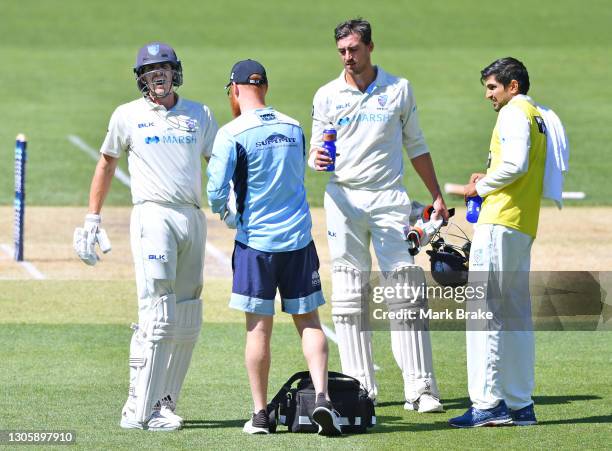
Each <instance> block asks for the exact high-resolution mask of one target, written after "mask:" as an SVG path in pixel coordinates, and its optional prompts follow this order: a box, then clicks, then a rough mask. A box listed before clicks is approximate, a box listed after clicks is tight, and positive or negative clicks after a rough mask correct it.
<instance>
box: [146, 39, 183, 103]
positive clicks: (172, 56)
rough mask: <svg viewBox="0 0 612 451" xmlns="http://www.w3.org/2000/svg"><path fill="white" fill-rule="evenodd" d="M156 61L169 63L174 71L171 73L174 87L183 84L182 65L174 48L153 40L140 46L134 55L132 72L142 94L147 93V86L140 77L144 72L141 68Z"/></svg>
mask: <svg viewBox="0 0 612 451" xmlns="http://www.w3.org/2000/svg"><path fill="white" fill-rule="evenodd" d="M157 63H169V64H170V66H172V70H173V71H174V73H173V75H172V84H173V85H174V86H176V87H179V86H181V85H182V84H183V66H182V65H181V60H179V59H178V57H177V56H176V52H175V51H174V49H173V48H172V47H170V46H169V45H168V44H164V43H163V42H159V41H154V42H151V43H149V44H146V45H144V46H143V47H141V48H140V50H138V54H137V55H136V64H135V65H134V74H135V75H136V83H137V84H138V90H139V91H141V92H142V93H143V94H147V92H148V86H147V85H146V83H144V81H143V80H142V78H141V77H142V75H143V73H144V71H143V68H144V67H145V66H147V65H149V64H157Z"/></svg>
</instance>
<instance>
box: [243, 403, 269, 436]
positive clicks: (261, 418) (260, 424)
mask: <svg viewBox="0 0 612 451" xmlns="http://www.w3.org/2000/svg"><path fill="white" fill-rule="evenodd" d="M242 431H243V432H246V433H247V434H269V433H270V419H269V418H268V414H267V413H266V411H265V409H261V410H260V411H259V412H257V413H253V415H252V416H251V419H250V420H249V421H247V422H246V423H244V427H243V428H242Z"/></svg>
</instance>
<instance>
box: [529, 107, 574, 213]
mask: <svg viewBox="0 0 612 451" xmlns="http://www.w3.org/2000/svg"><path fill="white" fill-rule="evenodd" d="M537 108H538V111H539V112H540V114H541V115H542V119H544V123H545V124H546V167H545V169H544V190H543V191H542V197H544V198H546V199H551V200H553V201H555V203H556V204H557V207H558V208H559V209H561V207H562V206H563V199H562V195H563V173H564V172H567V170H568V169H569V143H568V141H567V135H566V134H565V128H563V124H562V123H561V120H560V119H559V116H557V115H556V114H555V112H554V111H553V110H551V109H550V108H548V107H545V106H543V105H537Z"/></svg>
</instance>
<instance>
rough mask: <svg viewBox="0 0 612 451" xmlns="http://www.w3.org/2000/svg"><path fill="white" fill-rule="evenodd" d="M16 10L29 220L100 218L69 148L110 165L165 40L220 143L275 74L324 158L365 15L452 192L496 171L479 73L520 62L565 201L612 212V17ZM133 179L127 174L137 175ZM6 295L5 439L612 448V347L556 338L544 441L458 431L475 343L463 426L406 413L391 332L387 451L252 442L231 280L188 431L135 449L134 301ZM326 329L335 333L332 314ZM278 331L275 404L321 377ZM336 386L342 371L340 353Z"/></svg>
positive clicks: (346, 8)
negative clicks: (552, 114) (152, 57)
mask: <svg viewBox="0 0 612 451" xmlns="http://www.w3.org/2000/svg"><path fill="white" fill-rule="evenodd" d="M0 6H1V8H0V56H1V57H2V61H3V62H4V68H3V70H2V75H0V81H1V82H2V87H3V93H2V105H3V107H4V115H3V118H2V127H0V205H10V204H12V201H13V145H14V139H15V136H16V135H17V134H18V133H22V132H23V133H25V134H26V135H27V136H28V138H29V147H28V151H29V160H28V168H27V170H28V180H27V186H26V192H27V202H28V204H29V205H41V206H49V205H50V206H64V205H74V206H83V208H84V206H85V205H86V203H87V198H88V190H89V183H90V180H91V175H92V173H93V168H94V164H95V163H94V161H93V160H92V159H91V158H90V157H89V156H87V155H85V154H84V153H83V152H81V151H80V150H79V149H77V148H76V147H75V146H74V145H73V144H71V143H70V142H69V141H68V139H67V136H68V135H70V134H73V135H77V136H79V137H81V138H82V139H83V140H84V141H85V142H86V143H88V144H89V145H90V146H92V147H94V148H97V147H99V145H100V144H101V142H102V140H103V137H104V134H105V132H106V126H107V123H108V120H109V118H110V115H111V113H112V111H113V110H114V108H115V107H116V106H117V105H118V104H120V103H124V102H127V101H130V100H132V99H134V98H136V97H137V96H138V92H137V90H136V84H135V81H134V78H133V74H132V66H133V64H134V58H135V54H136V51H137V49H138V48H139V47H140V46H142V45H143V44H144V43H146V42H148V41H152V40H156V39H159V40H162V41H167V42H169V43H170V44H171V45H173V46H174V47H175V48H176V50H177V52H178V54H179V57H180V58H181V59H182V61H183V67H184V74H185V85H184V86H183V87H181V88H180V93H181V95H184V96H185V97H187V98H191V99H194V100H199V101H202V102H204V103H206V104H207V105H209V106H210V107H211V109H212V110H213V112H214V114H215V116H216V118H217V120H218V122H219V124H224V123H226V122H228V121H229V120H230V111H229V107H228V102H227V97H226V95H225V92H224V90H223V86H224V85H225V84H226V82H227V78H228V75H229V71H230V68H231V66H232V64H233V63H234V62H235V61H237V60H239V59H244V58H254V59H258V60H260V61H261V62H262V63H263V64H264V65H265V66H266V68H267V70H268V76H269V79H270V93H269V98H268V100H269V103H270V104H271V105H273V106H275V107H276V108H277V109H279V110H280V111H283V112H285V113H287V114H290V115H292V116H294V117H296V118H297V119H299V120H300V121H301V122H302V124H303V125H304V128H305V131H306V135H307V138H308V137H309V134H310V112H311V101H312V97H313V95H314V93H315V91H316V89H317V88H318V87H320V86H321V85H322V84H324V83H326V82H327V81H329V80H331V79H332V78H334V77H337V76H338V74H339V73H340V71H341V65H340V63H339V61H338V58H337V56H336V51H335V47H334V42H333V28H334V26H335V25H336V24H337V23H339V22H341V21H343V20H345V19H347V18H350V17H355V16H359V15H361V16H363V17H365V18H367V19H369V20H370V21H371V22H372V25H373V38H374V42H375V44H376V47H375V51H374V54H373V61H374V63H376V64H380V65H381V66H382V67H384V68H385V69H386V70H387V71H389V72H391V73H393V74H396V75H400V76H403V77H406V78H408V79H409V80H410V81H411V82H412V83H413V85H414V87H415V92H416V97H417V101H418V104H419V110H420V120H421V126H422V128H423V130H424V132H425V135H426V138H427V141H428V143H429V146H430V148H431V152H432V156H433V159H434V162H435V164H436V168H437V172H438V176H439V179H440V183H441V184H443V183H445V182H458V183H461V182H463V181H464V180H465V179H466V178H467V176H468V175H469V174H470V173H471V172H474V171H480V170H482V169H483V168H484V165H485V162H486V158H487V150H488V145H489V140H490V133H491V130H492V128H493V125H494V122H495V118H496V116H495V114H494V112H493V111H492V109H491V106H490V105H489V103H488V102H487V101H485V100H484V97H483V88H482V86H481V85H480V82H479V71H480V70H481V69H482V68H483V67H484V66H485V65H487V64H489V63H490V62H491V61H493V60H494V59H497V58H499V57H503V56H509V55H510V56H515V57H517V58H519V59H521V60H522V61H523V62H524V63H525V64H526V66H527V68H528V69H529V72H530V75H531V82H532V89H531V91H530V94H531V95H532V96H533V97H534V99H536V100H537V101H538V102H540V103H543V104H546V105H549V106H550V107H552V108H553V109H554V110H555V111H557V113H558V114H559V115H560V117H561V118H562V119H563V121H564V124H565V126H566V128H567V132H568V135H569V138H570V142H571V149H572V150H571V152H572V154H571V155H572V156H571V161H570V166H571V171H570V173H569V174H568V176H567V177H566V183H565V190H566V191H585V192H586V193H587V199H586V200H585V201H582V202H579V203H574V204H576V205H611V204H612V201H611V199H612V188H610V184H609V183H608V179H609V175H608V174H609V172H610V168H611V164H610V163H609V155H608V154H609V150H610V144H609V143H610V142H612V127H610V124H611V123H612V104H611V103H610V102H609V100H608V98H609V97H610V82H609V79H610V73H612V60H611V59H610V45H609V43H610V42H611V41H612V28H611V27H610V23H612V8H611V7H610V2H609V0H587V1H586V2H577V1H574V0H556V1H555V0H540V1H538V2H533V1H531V0H509V1H507V2H505V3H499V4H489V3H483V2H480V1H477V0H457V1H450V0H449V1H432V0H411V1H409V0H399V1H393V0H381V1H378V2H372V1H366V0H353V1H346V0H338V1H334V2H329V1H323V0H311V1H280V0H279V1H269V0H264V1H260V2H250V1H246V0H236V1H234V2H231V3H227V4H225V3H218V4H217V3H214V2H194V1H189V0H176V1H174V2H172V3H169V2H162V1H160V0H149V1H146V2H143V1H119V0H107V1H105V2H94V1H92V0H62V1H60V0H19V1H16V0H6V1H2V2H0ZM406 164H407V166H408V167H409V163H406ZM120 165H121V167H122V168H123V169H124V170H125V169H126V161H125V159H123V161H121V163H120ZM306 182H307V188H308V196H309V201H310V204H311V205H313V206H320V205H321V204H322V198H323V191H324V188H325V182H326V176H325V175H321V174H315V173H313V172H312V171H310V170H308V171H307V174H306ZM405 183H406V185H407V187H408V189H409V193H410V195H411V197H413V198H415V199H419V200H424V199H426V198H427V193H426V191H425V188H424V187H423V186H422V183H420V181H418V180H416V176H415V175H414V172H413V171H412V170H411V169H410V168H408V169H407V171H406V177H405ZM453 202H456V201H454V200H453V201H451V202H450V205H451V206H452V205H453ZM129 204H130V195H129V191H128V189H127V188H125V187H124V186H123V185H121V184H120V183H117V182H115V183H114V184H113V188H112V190H111V193H110V195H109V197H108V198H107V205H129ZM568 204H569V205H571V204H572V203H571V202H568ZM84 209H85V208H84ZM50 220H51V219H50ZM5 223H8V222H7V221H5ZM75 225H76V224H75ZM6 236H8V232H7V234H6ZM49 240H50V241H58V240H59V238H57V237H56V236H49ZM605 244H606V243H605V241H603V245H604V246H605ZM125 258H126V259H129V258H130V257H129V256H128V255H126V257H125ZM75 277H77V276H75ZM323 277H324V280H323V285H324V287H326V288H327V289H329V286H330V284H329V280H326V279H325V277H327V275H323ZM5 278H6V277H5V275H4V274H2V273H1V271H0V312H1V314H0V362H1V363H0V382H1V385H0V399H1V400H2V402H0V431H1V430H8V429H25V430H34V429H46V430H58V429H70V430H73V431H76V433H77V443H78V446H77V447H78V448H79V449H126V450H132V449H155V448H162V447H163V448H167V449H187V448H191V449H209V448H211V449H219V448H225V449H250V448H260V447H262V445H263V446H270V445H271V446H275V447H277V448H280V449H292V448H296V449H315V448H316V449H320V448H321V447H324V448H329V449H332V448H333V449H336V448H337V449H352V450H356V449H398V448H406V447H413V448H417V449H424V448H434V449H443V448H444V449H454V448H463V449H465V448H468V449H478V448H481V449H484V448H491V447H493V446H497V447H500V448H502V447H503V448H508V449H525V448H541V449H576V448H585V449H597V448H606V447H609V446H610V445H609V444H610V442H612V426H611V424H612V415H611V413H610V405H611V403H612V376H611V374H612V373H611V371H610V369H611V364H612V354H611V352H610V342H611V340H610V337H611V335H610V333H605V332H538V333H537V348H536V349H537V368H536V383H537V386H536V392H535V401H536V404H537V408H536V409H537V414H538V418H539V420H540V425H539V426H537V427H532V428H510V427H507V428H487V429H484V428H483V429H479V430H469V431H464V430H452V429H450V428H449V427H448V426H447V420H448V419H449V418H450V417H452V416H455V415H458V414H460V413H462V412H463V411H464V410H465V409H466V408H467V407H468V404H469V400H468V398H467V387H466V369H465V340H464V335H463V333H462V332H441V331H435V332H433V338H432V339H433V346H434V360H435V365H436V370H437V376H438V379H439V385H440V388H441V391H442V396H443V401H444V404H445V406H446V409H447V410H446V412H445V413H443V414H437V415H427V416H422V415H418V414H415V413H412V412H405V411H404V410H403V408H402V405H403V401H402V396H403V395H402V382H401V375H400V372H399V370H398V369H397V367H396V365H395V362H394V361H393V357H392V355H391V351H390V344H389V338H388V334H386V333H384V332H376V333H375V334H374V346H375V354H376V363H377V364H378V365H379V366H380V367H381V368H382V369H381V371H380V372H379V373H378V379H379V383H380V385H381V390H380V392H381V394H380V398H379V406H378V407H377V415H378V420H379V423H380V424H379V425H378V426H377V427H376V428H375V429H374V430H372V431H371V433H369V434H367V435H362V436H348V437H342V438H340V439H337V440H330V439H323V438H320V437H318V436H312V435H299V434H288V433H279V434H276V435H274V436H271V437H250V436H245V434H243V433H242V432H241V428H242V424H243V423H244V421H245V420H246V419H247V417H248V415H249V411H250V408H251V401H250V394H249V390H248V383H247V377H246V370H245V368H244V365H243V344H244V332H243V329H244V328H243V324H242V316H241V315H240V314H239V313H237V312H233V311H230V310H229V309H228V308H227V298H228V294H229V290H230V286H229V282H228V281H227V280H223V279H209V280H207V281H206V284H205V293H204V299H205V304H206V307H205V313H204V316H205V324H204V327H203V330H202V334H201V337H200V341H199V344H198V347H197V348H196V352H195V355H194V359H193V364H192V367H191V369H190V372H189V374H188V378H187V382H186V385H185V388H184V394H183V398H182V400H181V404H180V406H179V413H180V414H182V415H183V416H184V417H185V418H186V419H187V420H188V421H187V423H186V427H185V429H184V430H182V431H181V432H178V433H173V434H152V433H147V432H142V431H124V430H122V429H120V428H119V427H118V421H119V415H120V410H121V407H122V404H123V402H124V400H125V396H126V394H127V383H128V379H127V378H128V367H127V357H128V355H127V354H128V346H129V337H130V329H129V327H128V326H129V324H130V322H132V321H134V320H135V317H136V301H135V299H136V296H135V287H134V282H133V281H126V280H109V281H102V282H101V281H95V282H94V281H88V280H73V281H62V280H47V281H30V280H14V281H9V280H4V279H5ZM327 295H329V293H327ZM328 298H329V296H328ZM322 315H323V318H324V321H325V323H326V324H327V325H328V326H331V319H330V312H329V306H325V307H324V308H323V309H322ZM277 320H278V324H277V325H276V326H275V330H274V339H273V367H272V371H271V381H270V395H272V394H274V393H275V392H276V390H277V389H278V388H279V387H280V384H281V383H282V382H284V381H285V380H286V379H287V378H288V377H289V376H290V375H291V374H293V373H294V372H296V371H298V370H302V369H305V364H304V362H303V358H302V356H301V353H300V352H299V343H298V339H297V334H296V333H295V331H294V330H293V327H292V325H291V324H290V321H289V320H288V318H287V317H284V316H282V315H279V316H278V318H277ZM330 367H331V369H339V359H338V354H337V349H336V347H335V346H331V356H330ZM2 445H3V444H2V443H0V447H2ZM62 449H63V448H62Z"/></svg>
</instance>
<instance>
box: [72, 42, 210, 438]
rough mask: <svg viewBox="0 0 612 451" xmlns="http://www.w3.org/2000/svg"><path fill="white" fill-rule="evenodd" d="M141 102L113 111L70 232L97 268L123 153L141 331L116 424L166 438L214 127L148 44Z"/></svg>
mask: <svg viewBox="0 0 612 451" xmlns="http://www.w3.org/2000/svg"><path fill="white" fill-rule="evenodd" d="M134 72H135V74H136V80H137V84H138V88H139V89H140V91H141V92H142V94H143V97H141V98H139V99H138V100H134V101H133V102H130V103H126V104H124V105H121V106H119V107H118V108H117V109H116V110H115V112H114V113H113V115H112V117H111V120H110V124H109V127H108V132H107V134H106V138H105V140H104V143H103V144H102V147H101V149H100V153H101V157H100V160H99V162H98V164H97V166H96V170H95V173H94V176H93V179H92V182H91V190H90V194H89V213H88V214H87V216H86V217H85V225H84V227H83V228H77V230H76V231H75V243H74V245H75V250H76V251H77V254H78V255H79V257H80V258H81V259H82V260H83V261H84V262H85V263H87V264H89V265H95V264H96V261H97V255H96V252H95V244H96V241H98V239H99V238H102V239H101V240H100V247H101V248H103V250H105V248H106V249H107V248H109V247H110V243H108V242H106V243H105V241H107V240H104V238H105V234H104V233H103V230H102V229H101V228H100V224H101V217H100V210H101V209H102V204H103V202H104V199H105V197H106V195H107V193H108V191H109V189H110V184H111V180H112V178H113V174H114V172H115V168H116V167H117V162H118V160H119V158H120V157H121V155H122V154H123V153H125V154H127V159H128V166H129V171H130V175H131V191H132V202H133V204H134V209H133V210H132V217H131V224H130V236H131V247H132V254H133V258H134V266H135V271H136V285H137V290H138V324H137V325H134V326H133V329H134V334H133V336H132V341H131V345H130V359H129V365H130V387H129V396H128V400H127V402H126V403H125V406H124V408H123V412H122V417H121V423H120V425H121V427H123V428H126V429H147V430H151V431H171V430H176V429H179V428H180V427H181V425H182V418H181V417H179V416H178V415H176V413H175V409H176V403H177V401H178V399H179V393H180V390H181V387H182V385H183V381H184V379H185V375H186V373H187V369H188V367H189V363H190V361H191V355H192V352H193V348H194V345H195V343H196V341H197V338H198V335H199V333H200V328H201V325H202V301H201V299H200V294H201V292H202V285H203V266H204V243H205V239H206V222H205V217H204V214H203V213H202V211H201V210H200V203H201V192H202V187H201V183H202V182H201V179H202V174H201V172H202V171H201V158H202V157H204V158H206V159H208V158H210V155H211V152H212V145H213V142H214V137H215V134H216V132H217V123H216V122H215V119H214V117H213V115H212V113H211V111H210V110H209V109H208V107H206V106H204V105H202V104H201V103H196V102H192V101H190V100H186V99H183V98H180V97H179V96H178V95H177V94H176V92H175V91H174V88H173V87H178V86H180V85H181V84H182V82H183V72H182V66H181V62H180V60H179V59H178V58H177V56H176V53H175V52H174V50H173V49H172V48H171V47H170V46H168V45H166V44H163V43H160V42H153V43H150V44H147V45H145V46H144V47H142V48H141V49H140V50H139V52H138V55H137V58H136V65H135V67H134Z"/></svg>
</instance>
